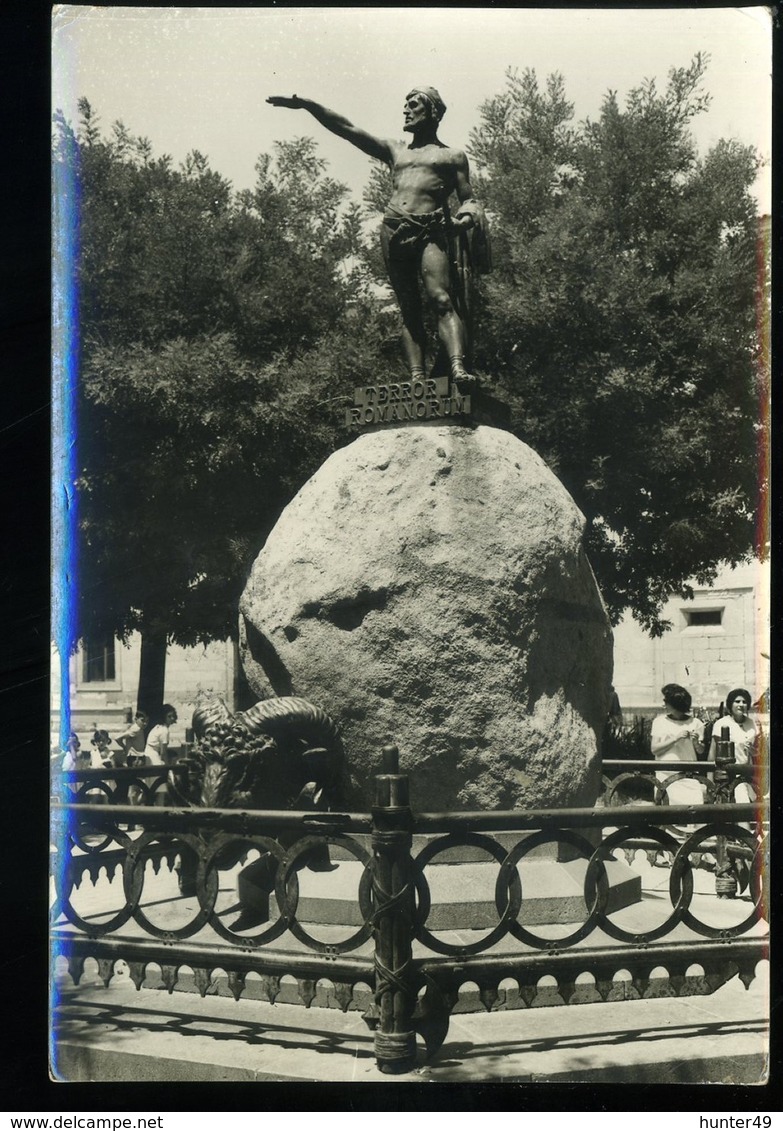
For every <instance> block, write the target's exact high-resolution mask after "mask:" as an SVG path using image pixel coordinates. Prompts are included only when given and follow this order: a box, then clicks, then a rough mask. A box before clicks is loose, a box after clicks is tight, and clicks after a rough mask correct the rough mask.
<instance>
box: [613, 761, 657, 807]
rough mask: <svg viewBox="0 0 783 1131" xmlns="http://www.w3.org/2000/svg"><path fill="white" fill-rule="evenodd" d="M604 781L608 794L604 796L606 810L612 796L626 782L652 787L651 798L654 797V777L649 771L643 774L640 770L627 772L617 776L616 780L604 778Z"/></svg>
mask: <svg viewBox="0 0 783 1131" xmlns="http://www.w3.org/2000/svg"><path fill="white" fill-rule="evenodd" d="M604 781H606V783H607V787H608V792H607V793H606V794H605V796H604V805H605V807H606V808H607V809H609V808H611V806H612V802H613V800H614V795H615V793H617V791H618V790H619V788H620V786H622V785H626V784H627V783H628V782H642V783H643V784H645V785H649V786H652V791H653V797H655V796H656V794H655V784H656V782H655V777H654V775H653V774H652V773H650V772H649V771H648V772H647V773H644V772H642V771H641V770H628V771H626V773H623V774H619V775H618V777H616V778H612V779H607V778H604Z"/></svg>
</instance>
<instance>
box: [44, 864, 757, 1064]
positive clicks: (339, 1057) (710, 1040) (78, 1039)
mask: <svg viewBox="0 0 783 1131" xmlns="http://www.w3.org/2000/svg"><path fill="white" fill-rule="evenodd" d="M634 867H635V868H636V869H637V871H639V873H640V874H641V876H642V886H643V898H642V900H641V902H639V903H637V904H636V905H635V906H633V907H628V908H626V909H624V910H622V911H619V912H617V913H616V914H615V915H613V916H612V918H613V920H614V921H615V922H617V923H621V924H622V925H623V926H624V927H626V929H629V930H634V931H639V930H649V929H650V928H651V927H652V926H654V925H655V924H657V923H659V922H661V921H662V920H663V919H665V918H666V916H667V914H668V912H669V911H670V910H671V904H670V900H669V897H668V885H669V878H670V872H669V871H668V870H667V869H666V868H665V867H661V866H656V867H651V866H650V865H649V863H648V862H647V861H646V860H645V859H644V858H643V857H642V856H637V858H636V861H635V863H634ZM695 876H696V889H697V894H696V895H695V896H694V901H693V910H694V912H696V913H697V914H698V915H699V916H700V917H701V918H702V919H703V920H704V921H705V922H708V923H710V924H711V925H713V926H715V927H719V928H720V927H728V926H731V925H734V924H736V923H738V922H740V921H741V920H743V919H744V918H745V917H746V916H747V914H748V912H749V910H750V903H749V902H748V900H747V899H738V900H732V901H726V900H718V899H716V898H715V896H714V880H713V877H712V876H711V875H710V874H709V873H706V872H696V873H695ZM320 882H321V883H323V884H324V885H325V886H327V885H328V883H329V882H331V883H332V884H333V885H339V877H338V876H334V875H332V876H331V877H330V875H329V874H327V875H326V876H324V877H322V878H321V880H320ZM235 893H236V885H235V876H234V875H233V874H231V873H226V874H225V880H224V882H222V883H221V896H220V902H219V905H218V906H219V908H221V909H222V914H223V915H224V916H225V917H226V918H225V921H226V922H227V923H233V922H235V920H236V915H237V912H238V908H237V906H236V894H235ZM143 902H144V907H145V913H146V914H147V915H148V916H149V917H150V918H151V919H153V920H154V921H155V922H156V923H158V924H159V925H160V926H172V925H175V924H176V925H181V924H183V923H185V922H187V921H188V920H189V919H190V918H191V917H192V916H193V914H194V913H195V911H196V910H197V907H198V905H197V902H196V901H195V900H194V899H183V898H182V897H180V896H179V895H178V893H177V890H176V878H175V876H174V875H173V874H172V873H171V872H170V871H169V870H168V869H167V867H166V866H165V864H164V865H163V866H162V867H161V868H160V869H159V871H158V873H157V874H156V873H155V872H154V870H153V869H152V867H151V865H150V866H149V867H148V869H147V875H146V877H145V884H144V897H143ZM73 903H74V905H75V906H77V908H78V911H79V913H80V914H81V915H82V916H83V917H84V918H85V919H87V920H90V919H97V920H100V919H105V918H106V917H107V915H108V914H109V913H110V911H111V909H116V908H117V907H119V906H121V905H122V904H123V903H124V899H123V896H122V885H121V882H119V880H118V878H115V879H114V881H113V882H111V883H110V882H109V881H108V879H107V877H106V875H105V873H101V875H100V877H99V878H98V880H97V882H96V883H95V884H92V883H91V882H90V880H89V879H87V878H85V879H84V880H83V881H82V884H81V885H80V888H79V890H78V891H76V892H75V893H74V894H73ZM312 929H313V933H314V934H316V935H317V937H319V938H323V939H324V941H330V940H332V939H334V938H335V937H344V936H345V935H346V934H350V933H352V932H351V930H348V931H345V929H341V928H336V927H327V926H320V927H318V928H317V929H316V928H312ZM536 929H537V930H539V931H540V933H541V934H547V935H551V936H553V937H554V936H556V935H558V934H559V935H561V936H562V935H563V934H564V933H565V932H567V931H568V930H569V929H573V925H572V926H571V927H570V928H569V927H568V926H565V925H559V926H557V927H552V928H536ZM765 929H766V925H765V924H758V925H757V926H756V927H754V928H753V929H752V933H753V934H757V933H763V932H765ZM254 930H258V927H255V928H254ZM121 933H122V934H123V935H125V936H126V937H129V938H130V937H139V936H140V935H141V934H142V933H143V932H141V930H140V928H138V927H136V925H135V924H130V925H128V926H126V927H125V928H123V930H122V932H121ZM251 933H252V932H251ZM210 935H211V936H212V938H214V937H215V936H214V934H213V933H212V932H211V931H210V930H209V929H205V930H204V931H203V932H201V933H199V935H197V936H196V941H198V942H209V941H211V940H210ZM689 935H690V932H688V931H687V929H686V928H684V927H682V926H680V927H679V928H677V930H676V932H675V933H673V935H672V938H685V937H688V936H689ZM443 937H448V938H453V939H455V940H456V938H457V937H461V938H463V939H466V940H467V939H469V938H472V937H474V936H473V935H472V933H467V932H459V933H457V932H454V933H451V932H444V934H443ZM691 937H692V936H691ZM602 941H606V940H605V938H604V939H602V938H601V937H600V935H599V934H598V933H594V934H593V935H591V936H590V938H589V939H588V940H586V942H585V944H583V945H589V946H596V945H600V944H601V942H602ZM223 945H225V944H223ZM284 945H285V940H284V939H283V940H278V941H277V942H276V943H275V949H278V948H281V947H282V946H284ZM292 945H294V944H293V943H292ZM512 945H513V946H516V947H518V946H519V944H516V943H513V942H512V941H511V940H508V939H507V940H504V942H503V943H501V944H499V948H500V949H507V948H508V947H510V946H512ZM368 946H369V944H368ZM365 949H366V948H365ZM356 953H362V951H359V952H356ZM115 969H116V973H115V977H114V979H113V980H112V982H111V983H110V985H109V987H108V988H105V987H104V986H103V985H102V983H101V982H100V981H99V979H98V978H97V972H96V967H95V964H94V963H91V962H88V965H87V969H86V971H85V976H84V978H83V979H82V982H81V984H80V986H79V987H74V986H73V984H72V982H71V981H70V979H69V978H68V977H67V975H65V974H64V966H63V964H62V962H61V963H60V965H59V967H58V975H59V976H58V979H57V984H58V988H59V1002H58V1004H57V1006H56V1008H55V1010H54V1014H53V1018H54V1034H55V1040H54V1047H55V1049H56V1052H55V1054H54V1062H53V1069H54V1071H55V1074H56V1075H59V1076H60V1078H63V1079H67V1080H129V1079H145V1080H225V1081H236V1080H248V1079H251V1080H256V1079H257V1080H264V1079H265V1080H287V1081H290V1080H303V1081H305V1080H306V1081H323V1080H328V1081H342V1082H346V1083H347V1082H363V1081H364V1082H372V1081H379V1080H385V1081H388V1080H390V1079H394V1078H390V1077H386V1076H382V1075H381V1073H379V1072H378V1070H377V1069H376V1067H375V1062H374V1058H373V1041H372V1034H371V1033H370V1031H369V1030H368V1029H367V1027H366V1025H365V1023H364V1022H363V1020H362V1017H361V1012H360V1011H359V1010H358V1009H356V1008H351V1009H349V1010H348V1011H347V1012H346V1013H343V1012H341V1011H340V1010H339V1009H334V1008H317V1007H316V1006H313V1007H311V1008H310V1009H309V1010H306V1009H304V1008H303V1007H302V1006H301V1005H293V1004H287V1003H286V1001H285V998H286V994H285V992H283V993H282V994H281V998H280V999H278V1002H277V1003H276V1004H274V1005H271V1004H270V1003H269V1002H268V1001H263V1000H259V999H258V997H257V996H256V997H255V998H253V997H252V996H248V997H243V998H242V1000H240V1001H239V1002H234V1000H233V998H231V997H226V996H220V994H221V988H220V986H218V985H217V984H216V985H215V986H214V987H211V988H210V992H209V993H208V995H207V996H206V997H205V998H203V999H202V998H200V997H199V996H198V995H197V994H195V993H185V992H175V993H174V994H171V995H170V994H168V993H166V992H165V990H163V989H160V988H153V987H155V986H156V985H159V984H160V983H159V981H157V980H156V977H155V972H154V971H152V972H151V973H150V975H149V979H148V983H145V986H144V987H143V988H142V990H141V991H136V990H135V988H134V986H133V985H132V983H131V982H130V980H129V978H128V974H127V968H126V967H125V965H124V963H122V962H118V963H117V964H116V967H115ZM251 979H252V976H251V977H250V978H249V982H250V980H251ZM187 983H188V979H187V978H186V977H183V982H182V986H183V988H187ZM284 990H285V986H284ZM513 996H514V995H513V991H512V992H511V993H510V994H509V995H508V998H506V996H505V995H503V994H501V997H500V999H499V1000H498V1002H497V1003H496V1005H495V1007H493V1010H492V1012H491V1013H486V1012H461V1011H460V1012H458V1013H457V1014H456V1015H455V1016H454V1017H453V1018H452V1022H451V1026H450V1029H449V1034H448V1037H447V1039H446V1042H445V1044H444V1046H443V1047H442V1048H441V1050H440V1051H439V1052H438V1053H437V1054H436V1056H435V1057H434V1058H433V1059H432V1060H431V1061H430V1062H425V1060H424V1057H423V1050H422V1056H421V1058H420V1064H419V1067H418V1068H417V1069H416V1071H415V1073H414V1074H413V1075H412V1076H411V1075H408V1076H405V1077H401V1078H400V1079H405V1080H411V1079H415V1080H431V1081H474V1082H479V1081H490V1080H492V1081H530V1080H533V1081H544V1080H549V1081H564V1082H565V1081H580V1080H581V1081H584V1080H590V1081H594V1082H595V1081H607V1082H617V1083H619V1082H625V1081H629V1080H632V1081H638V1082H643V1081H646V1080H655V1081H668V1082H672V1083H676V1082H682V1083H685V1082H688V1083H695V1082H735V1083H755V1082H763V1080H764V1077H765V1071H766V1067H765V1066H766V1059H767V1047H768V1046H767V1018H768V1012H769V1002H768V986H767V981H766V963H762V964H761V966H760V967H759V976H758V977H757V978H756V979H755V980H754V981H753V983H752V984H751V986H750V988H749V989H747V990H746V989H745V987H744V986H743V985H742V983H741V982H740V981H739V979H738V978H734V979H733V980H732V981H730V982H728V983H727V984H726V985H725V986H723V987H721V989H719V990H718V991H717V992H715V993H714V994H712V995H709V996H692V997H686V998H677V999H674V998H653V999H648V1000H635V1001H634V1000H619V1001H611V1002H597V1003H593V1004H581V1005H573V1006H559V1007H552V1008H533V1009H512V1008H505V1007H506V1006H507V1005H508V1004H510V1002H511V1000H512V999H513ZM288 1000H289V1001H290V1000H295V994H294V992H293V987H292V989H291V990H290V991H289V997H288ZM318 1000H319V999H316V1001H318ZM477 1006H478V1003H477V1002H476V1001H475V994H474V999H473V1001H471V1000H469V997H466V998H465V1000H463V1002H462V1006H461V1009H468V1010H471V1009H476V1008H477Z"/></svg>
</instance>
